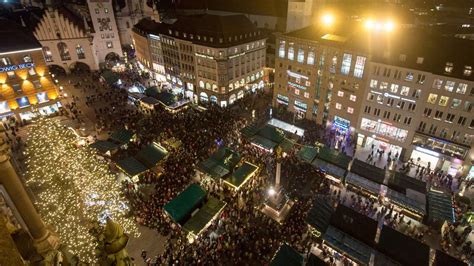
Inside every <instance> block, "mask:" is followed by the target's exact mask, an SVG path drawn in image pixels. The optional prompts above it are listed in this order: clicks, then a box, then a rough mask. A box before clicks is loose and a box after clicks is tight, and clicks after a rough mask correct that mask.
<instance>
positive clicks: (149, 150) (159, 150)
mask: <svg viewBox="0 0 474 266" xmlns="http://www.w3.org/2000/svg"><path fill="white" fill-rule="evenodd" d="M167 155H168V151H167V150H166V149H165V148H163V147H161V146H160V145H158V144H157V143H155V142H153V143H152V144H150V145H148V146H146V147H145V148H143V149H141V150H140V151H139V152H138V153H137V155H135V157H136V158H137V160H139V161H140V162H142V163H143V164H144V165H146V166H147V167H148V168H153V167H155V166H156V165H157V164H158V163H159V162H160V161H161V160H163V159H164V158H165V157H166V156H167Z"/></svg>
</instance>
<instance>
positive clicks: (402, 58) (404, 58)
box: [398, 54, 407, 62]
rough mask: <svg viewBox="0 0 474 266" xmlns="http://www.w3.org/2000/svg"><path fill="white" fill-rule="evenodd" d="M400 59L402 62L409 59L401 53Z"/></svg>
mask: <svg viewBox="0 0 474 266" xmlns="http://www.w3.org/2000/svg"><path fill="white" fill-rule="evenodd" d="M398 59H400V61H401V62H405V61H406V60H407V56H406V55H405V54H400V56H399V57H398Z"/></svg>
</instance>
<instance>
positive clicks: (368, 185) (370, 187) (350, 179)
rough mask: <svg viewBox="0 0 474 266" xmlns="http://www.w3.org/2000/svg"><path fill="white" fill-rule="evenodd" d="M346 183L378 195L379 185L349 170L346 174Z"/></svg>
mask: <svg viewBox="0 0 474 266" xmlns="http://www.w3.org/2000/svg"><path fill="white" fill-rule="evenodd" d="M346 183H347V184H350V185H352V186H354V187H356V188H360V189H363V190H365V191H367V192H369V193H371V194H374V195H378V194H379V193H380V188H381V185H380V184H377V183H375V182H372V181H370V180H368V179H365V178H363V177H361V176H359V175H357V174H354V173H351V172H349V173H348V174H347V176H346Z"/></svg>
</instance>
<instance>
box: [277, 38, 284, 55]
mask: <svg viewBox="0 0 474 266" xmlns="http://www.w3.org/2000/svg"><path fill="white" fill-rule="evenodd" d="M278 56H279V57H280V58H285V41H280V48H279V50H278Z"/></svg>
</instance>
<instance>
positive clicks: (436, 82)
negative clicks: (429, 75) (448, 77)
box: [433, 79, 443, 90]
mask: <svg viewBox="0 0 474 266" xmlns="http://www.w3.org/2000/svg"><path fill="white" fill-rule="evenodd" d="M442 86H443V80H441V79H435V80H434V82H433V89H438V90H439V89H441V87H442Z"/></svg>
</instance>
